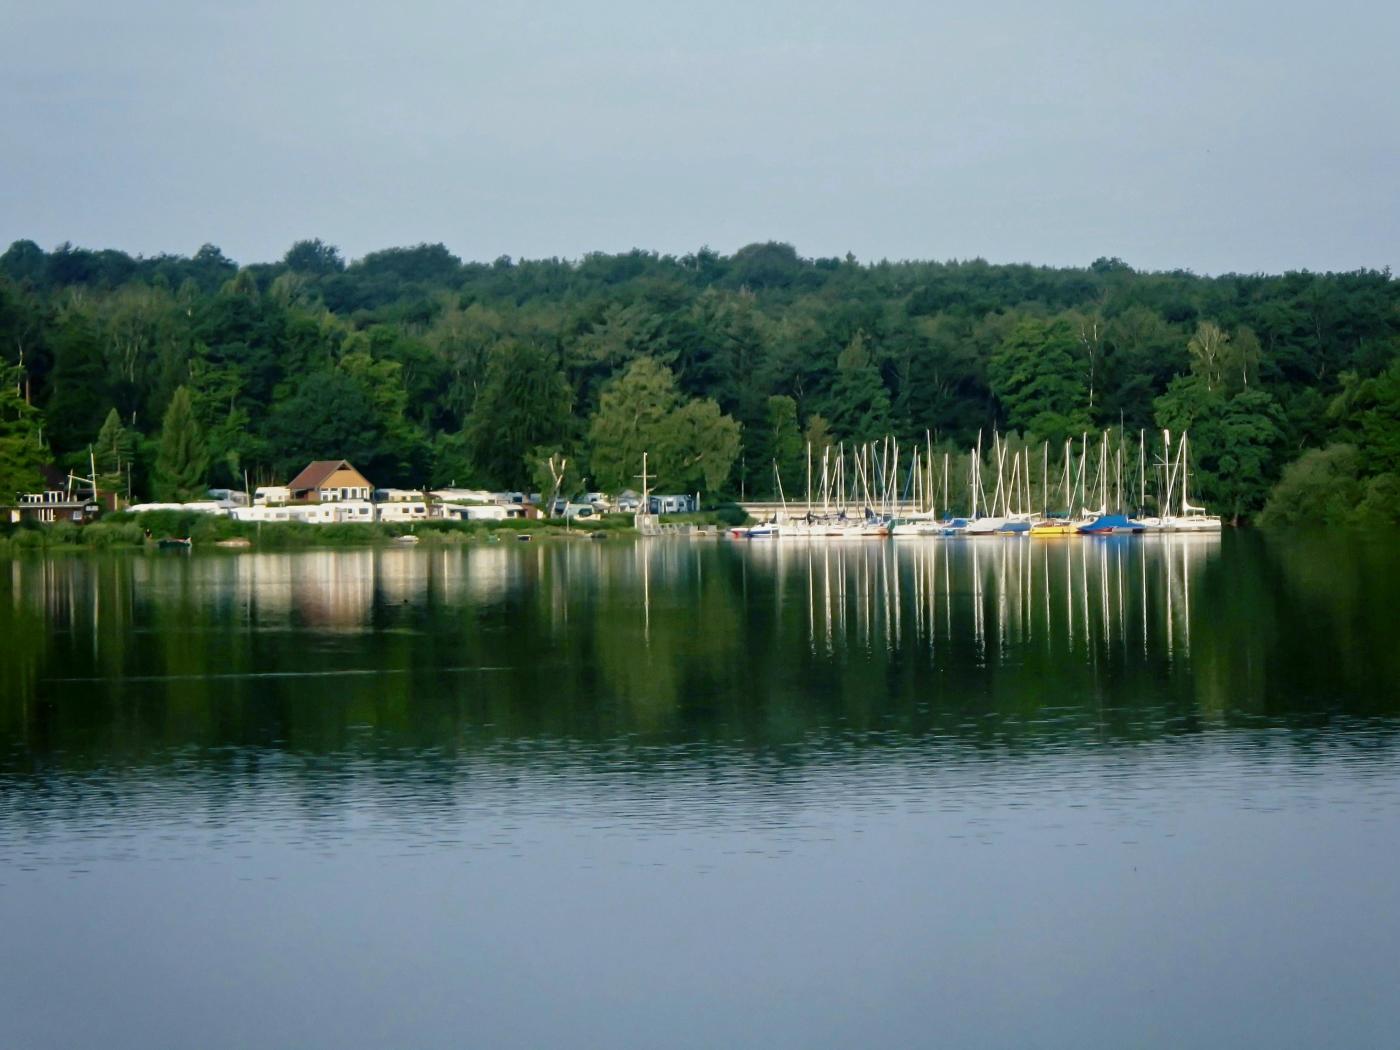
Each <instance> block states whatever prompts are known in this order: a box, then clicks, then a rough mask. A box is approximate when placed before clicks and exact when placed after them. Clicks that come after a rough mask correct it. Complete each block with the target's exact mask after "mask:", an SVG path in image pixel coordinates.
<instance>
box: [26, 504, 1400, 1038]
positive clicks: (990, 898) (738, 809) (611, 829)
mask: <svg viewBox="0 0 1400 1050" xmlns="http://www.w3.org/2000/svg"><path fill="white" fill-rule="evenodd" d="M1397 598H1400V546H1397V544H1396V543H1395V542H1394V540H1393V539H1391V538H1389V537H1379V538H1365V537H1362V538H1358V537H1353V536H1347V535H1340V534H1339V535H1335V536H1331V537H1324V538H1320V539H1292V540H1287V541H1285V540H1275V539H1271V538H1266V537H1261V536H1259V535H1257V534H1250V533H1233V532H1231V533H1227V534H1226V535H1225V536H1224V537H1222V538H1214V539H1203V538H1195V537H1184V538H1179V539H1170V538H1153V537H1120V538H1116V539H1112V538H1110V539H1102V540H1091V541H1082V542H1081V541H1075V540H1048V541H1038V540H1037V541H1028V540H1019V541H1014V540H1013V541H1005V542H1002V541H997V540H990V541H986V542H980V541H953V542H938V541H931V542H922V541H910V542H908V543H907V544H906V543H905V542H898V543H873V542H868V543H849V544H845V545H832V546H829V547H808V546H803V545H796V544H787V543H782V544H772V545H764V544H762V543H750V544H738V543H729V542H716V541H683V540H659V541H638V542H628V541H625V540H617V539H610V540H608V541H606V542H603V543H588V542H582V541H555V542H542V543H533V544H506V543H503V544H481V545H478V546H476V547H471V548H467V549H449V550H440V549H426V548H419V549H412V550H407V549H402V550H400V549H395V550H380V551H339V552H311V553H297V554H242V555H238V554H225V553H220V554H214V553H208V554H195V555H193V556H191V555H143V554H131V555H126V556H113V557H110V558H98V557H91V558H85V557H68V558H54V559H49V560H16V561H11V562H0V929H3V931H4V935H5V950H4V951H3V952H0V1045H3V1046H5V1047H15V1048H47V1047H55V1048H57V1047H63V1048H68V1047H84V1046H101V1047H104V1048H127V1047H130V1048H137V1047H139V1048H142V1050H150V1048H160V1047H181V1048H184V1047H196V1046H197V1047H205V1048H208V1047H250V1046H288V1047H293V1046H294V1047H322V1046H324V1047H461V1046H481V1047H548V1046H569V1047H609V1048H616V1047H660V1046H678V1047H731V1046H758V1047H821V1046H831V1047H856V1046H880V1047H911V1046H963V1047H1032V1046H1033V1047H1076V1048H1080V1047H1096V1046H1103V1047H1183V1046H1194V1047H1204V1046H1211V1047H1217V1046H1218V1047H1243V1046H1249V1047H1255V1046H1257V1047H1270V1048H1278V1047H1317V1046H1348V1047H1389V1046H1395V1045H1397V1040H1400V967H1397V958H1398V957H1400V878H1397V876H1396V872H1397V863H1400V761H1397V759H1398V758H1400V751H1398V750H1397V744H1400V735H1397V730H1400V636H1397V631H1396V619H1395V616H1396V609H1397Z"/></svg>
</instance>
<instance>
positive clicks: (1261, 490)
mask: <svg viewBox="0 0 1400 1050" xmlns="http://www.w3.org/2000/svg"><path fill="white" fill-rule="evenodd" d="M1208 383H1209V380H1208V379H1207V378H1206V377H1205V376H1204V375H1201V374H1197V375H1192V376H1179V377H1178V378H1176V379H1174V380H1172V382H1171V384H1170V386H1168V388H1167V392H1166V393H1165V394H1163V395H1162V396H1161V397H1159V398H1158V399H1157V425H1158V426H1160V427H1165V428H1168V429H1170V430H1172V431H1173V432H1175V433H1189V436H1190V449H1191V479H1190V480H1191V481H1192V491H1193V492H1194V493H1195V495H1196V496H1197V497H1201V498H1203V499H1204V500H1205V501H1206V502H1207V504H1208V505H1209V506H1210V507H1211V509H1213V510H1216V511H1218V512H1219V513H1221V514H1223V515H1225V516H1227V517H1231V518H1233V519H1235V520H1239V519H1240V518H1243V517H1248V516H1249V515H1251V514H1253V513H1254V512H1256V511H1258V510H1259V509H1260V508H1261V507H1263V505H1264V502H1265V500H1266V499H1267V498H1268V495H1269V488H1270V484H1271V482H1272V480H1273V477H1274V466H1275V463H1276V460H1277V457H1278V452H1279V449H1280V448H1281V446H1282V442H1283V413H1282V411H1281V410H1280V409H1279V406H1278V403H1277V402H1276V401H1275V400H1274V399H1273V397H1272V396H1271V395H1270V394H1268V393H1267V392H1266V391H1264V390H1261V389H1260V388H1258V387H1252V388H1250V389H1249V390H1244V391H1241V392H1240V393H1238V394H1236V395H1235V396H1233V397H1230V396H1228V395H1227V394H1226V393H1225V391H1224V390H1223V389H1222V388H1219V387H1217V388H1215V389H1210V388H1209V386H1208Z"/></svg>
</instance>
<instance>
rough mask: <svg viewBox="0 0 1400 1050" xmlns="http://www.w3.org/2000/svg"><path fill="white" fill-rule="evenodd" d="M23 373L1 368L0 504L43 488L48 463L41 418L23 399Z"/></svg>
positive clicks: (14, 368)
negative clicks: (44, 469)
mask: <svg viewBox="0 0 1400 1050" xmlns="http://www.w3.org/2000/svg"><path fill="white" fill-rule="evenodd" d="M22 384H23V371H22V369H20V368H19V367H18V366H12V367H5V368H0V503H10V502H12V501H13V500H14V499H15V497H16V496H17V495H18V494H20V493H24V492H35V491H37V490H38V489H40V488H42V487H43V478H42V475H41V473H40V472H41V471H42V469H43V467H44V464H45V463H47V462H48V453H47V452H46V451H45V449H44V446H43V443H42V440H41V438H40V431H41V429H42V427H43V416H42V415H41V413H40V412H39V410H38V409H36V408H34V407H33V406H32V405H30V404H28V403H27V402H26V401H25V400H24V396H23V386H22Z"/></svg>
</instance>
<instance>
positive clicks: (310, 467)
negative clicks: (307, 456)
mask: <svg viewBox="0 0 1400 1050" xmlns="http://www.w3.org/2000/svg"><path fill="white" fill-rule="evenodd" d="M341 467H344V468H345V469H346V470H354V469H355V468H354V467H352V466H351V465H350V463H349V461H348V460H344V459H318V460H316V461H315V462H313V463H309V464H307V467H306V469H305V470H303V471H302V472H301V473H300V474H298V475H297V476H296V477H294V478H292V480H291V481H289V482H287V488H289V489H291V490H292V491H294V492H295V491H298V490H300V489H317V488H320V487H321V484H322V483H323V482H324V481H325V480H326V479H327V478H329V477H330V476H331V475H332V474H334V473H335V472H336V471H337V470H339V469H340V468H341Z"/></svg>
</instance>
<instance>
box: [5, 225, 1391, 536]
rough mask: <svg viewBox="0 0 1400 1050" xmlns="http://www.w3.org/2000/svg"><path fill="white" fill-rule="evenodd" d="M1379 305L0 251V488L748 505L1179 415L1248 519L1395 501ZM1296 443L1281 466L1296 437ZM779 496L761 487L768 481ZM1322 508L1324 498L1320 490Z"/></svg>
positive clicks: (1025, 271) (1237, 294)
mask: <svg viewBox="0 0 1400 1050" xmlns="http://www.w3.org/2000/svg"><path fill="white" fill-rule="evenodd" d="M1397 351H1400V292H1398V291H1397V286H1396V282H1395V281H1394V280H1393V279H1392V278H1391V275H1390V274H1389V272H1388V271H1386V272H1376V271H1357V272H1353V273H1341V274H1312V273H1289V274H1284V275H1277V276H1270V275H1226V276H1222V277H1215V278H1206V277H1199V276H1196V275H1193V274H1191V273H1188V272H1172V273H1140V272H1137V271H1134V270H1133V269H1131V268H1130V267H1129V266H1127V265H1126V264H1124V263H1122V262H1121V261H1119V260H1115V259H1101V260H1099V261H1097V262H1095V263H1094V264H1093V265H1092V266H1090V267H1088V268H1083V269H1075V268H1065V269H1055V268H1048V267H1035V266H1028V265H991V264H988V263H986V262H982V261H980V260H974V261H969V262H947V263H934V262H905V263H889V262H881V263H875V264H861V263H858V262H857V261H856V260H854V259H852V258H851V257H849V256H848V257H847V258H844V259H836V258H827V259H804V258H801V257H799V256H798V254H797V253H796V252H795V251H794V250H793V248H792V247H790V246H788V245H785V244H774V243H765V244H754V245H750V246H748V247H746V248H743V249H741V250H739V251H738V252H735V253H734V254H733V255H729V256H725V255H720V254H718V253H715V252H712V251H709V250H701V251H699V252H696V253H694V254H691V255H685V256H681V257H674V256H664V255H658V254H655V253H649V252H643V251H633V252H629V253H626V254H621V255H604V254H594V255H588V256H585V257H584V258H582V259H580V260H577V261H567V260H560V259H547V260H529V261H515V260H512V259H510V258H501V259H498V260H496V261H495V262H493V263H472V262H465V263H464V262H463V261H462V260H460V259H458V258H457V257H456V256H454V255H452V254H451V253H450V252H449V251H448V250H447V249H446V248H445V247H443V246H442V245H420V246H418V247H413V248H393V249H389V250H386V251H381V252H374V253H371V254H369V255H367V256H365V257H364V258H363V259H359V260H357V261H355V262H352V263H347V262H346V261H345V260H344V259H343V258H342V256H341V254H340V252H339V251H338V250H337V249H335V248H334V247H332V246H329V245H326V244H324V243H322V242H320V241H302V242H298V243H297V244H295V245H293V247H292V248H291V249H290V250H289V251H288V252H287V254H286V256H285V257H284V258H283V259H282V260H281V261H279V262H276V263H267V264H254V265H249V266H243V267H240V266H239V265H238V264H236V263H235V262H234V261H232V260H230V259H228V258H227V257H226V256H224V255H223V253H222V252H220V251H219V249H217V248H215V247H213V246H209V245H206V246H205V247H204V248H202V249H200V250H199V251H198V252H197V253H196V254H195V255H194V256H193V257H190V258H186V257H182V256H157V257H154V258H139V257H137V258H133V257H131V256H128V255H126V254H124V253H122V252H119V251H112V250H106V251H88V250H85V249H80V248H74V247H72V246H69V245H63V246H61V247H59V248H57V249H56V250H54V251H51V252H45V251H44V250H42V249H41V248H39V247H38V246H37V245H35V244H34V243H33V242H30V241H18V242H16V243H14V244H12V245H11V246H10V248H9V249H8V250H7V251H6V252H5V253H4V254H3V255H0V354H3V366H4V368H5V371H6V373H7V375H6V379H7V382H6V383H5V385H4V392H3V393H0V489H3V492H4V496H5V497H8V494H9V493H11V492H13V491H15V490H16V489H23V488H28V487H32V484H33V483H34V471H35V468H36V467H37V466H38V465H39V463H40V462H43V461H54V462H58V463H60V464H65V465H72V466H81V467H82V468H83V472H86V467H87V464H88V463H89V461H90V458H89V457H90V456H91V458H92V460H95V461H96V465H97V469H98V472H99V474H100V475H101V477H102V478H103V480H104V484H106V485H107V486H108V487H114V488H119V489H122V490H127V489H130V490H131V492H132V493H133V494H134V495H136V496H139V497H146V496H155V497H177V496H181V495H187V494H190V493H193V492H196V491H198V490H199V489H201V488H202V487H203V486H204V485H206V484H215V485H231V486H237V487H241V486H242V485H243V484H244V479H245V477H247V478H248V479H249V480H251V481H252V482H253V483H254V484H256V483H258V482H266V481H273V480H282V481H285V480H286V479H287V478H288V476H289V475H290V474H291V473H293V472H295V471H296V470H298V469H299V468H300V467H302V466H303V465H304V464H305V463H306V462H307V461H308V460H310V459H313V458H330V457H341V456H344V457H346V458H348V459H350V460H352V461H353V462H354V463H355V464H356V465H357V466H359V467H360V468H361V469H362V470H363V471H364V472H365V473H366V474H367V476H369V477H370V478H371V479H372V480H373V481H374V482H375V483H376V484H380V485H389V484H394V485H405V486H419V485H424V484H435V485H440V484H447V483H452V482H456V483H457V484H472V485H483V486H491V487H509V488H524V487H532V488H546V489H547V488H548V487H550V483H551V481H552V479H551V477H550V474H549V471H548V467H547V466H546V462H547V460H548V459H549V457H550V455H551V454H554V455H555V457H556V458H555V462H556V464H557V463H558V462H559V460H560V459H561V458H567V460H568V466H567V470H566V479H565V483H564V484H565V487H566V488H570V489H581V488H584V487H589V488H594V487H596V488H602V489H617V488H621V487H624V486H626V485H628V484H633V485H635V482H634V481H633V476H634V475H635V474H637V473H638V472H639V470H640V460H641V453H642V451H643V450H647V451H649V452H650V454H651V457H650V461H649V462H650V467H651V472H652V473H653V474H654V475H655V481H654V484H655V485H659V486H660V487H662V488H665V489H672V490H680V491H694V490H702V491H704V492H705V493H707V494H712V495H723V496H730V495H737V494H739V493H740V492H743V493H745V494H749V495H754V494H758V495H766V494H768V493H769V492H771V491H772V489H773V475H774V472H773V469H772V464H773V463H774V462H775V461H776V462H777V463H778V464H779V465H780V467H781V468H782V471H783V476H784V478H785V479H786V481H787V484H788V487H789V489H792V488H793V487H795V486H800V485H801V484H802V483H803V481H802V478H801V475H802V474H803V471H804V468H803V460H804V456H805V452H804V450H805V447H806V443H807V441H809V440H810V441H811V442H812V443H813V444H814V446H815V447H817V448H821V447H822V446H824V445H825V444H828V443H831V442H836V441H848V442H850V441H863V440H871V439H875V438H878V437H881V436H883V435H885V434H895V435H899V436H901V437H903V438H904V439H906V440H916V439H917V440H919V441H920V442H922V440H923V438H924V434H925V431H926V430H932V431H933V433H934V435H935V439H936V441H937V442H938V443H939V445H940V447H941V448H950V449H957V450H966V449H967V447H968V446H969V445H971V444H972V442H974V441H975V439H976V435H977V431H978V430H979V429H983V430H986V431H990V429H991V428H992V427H997V428H999V429H1000V430H1001V431H1002V432H1003V433H1006V432H1014V433H1016V434H1017V435H1018V436H1019V439H1020V440H1023V441H1029V442H1032V443H1038V442H1040V441H1050V442H1051V444H1052V448H1055V449H1058V448H1059V447H1060V446H1061V443H1062V442H1063V441H1064V439H1066V438H1068V437H1078V436H1079V435H1080V434H1082V433H1083V432H1085V431H1089V432H1091V433H1096V432H1098V431H1099V430H1101V429H1103V428H1107V427H1112V428H1121V429H1122V430H1123V431H1125V432H1126V433H1127V434H1129V435H1135V434H1136V432H1137V431H1138V430H1139V429H1143V428H1145V429H1148V430H1149V431H1151V430H1155V429H1157V428H1160V427H1164V426H1165V427H1170V428H1172V429H1173V430H1174V431H1178V432H1179V431H1181V430H1188V429H1189V430H1190V432H1191V436H1192V439H1193V440H1192V448H1193V453H1194V463H1193V469H1194V471H1195V474H1194V477H1193V482H1192V492H1193V494H1194V495H1196V496H1199V497H1200V498H1201V499H1203V500H1204V501H1206V502H1207V503H1208V504H1210V506H1211V507H1212V509H1215V510H1219V511H1221V512H1222V513H1225V514H1227V515H1233V516H1250V515H1253V514H1256V513H1257V512H1259V511H1260V510H1261V509H1263V508H1264V507H1265V505H1266V503H1267V502H1268V500H1269V497H1270V494H1271V491H1272V490H1273V489H1274V487H1275V486H1276V485H1277V484H1278V483H1279V480H1280V478H1281V477H1282V478H1283V481H1284V484H1283V487H1282V488H1280V489H1279V490H1278V492H1277V493H1276V498H1275V500H1274V502H1273V504H1271V505H1270V508H1269V516H1270V517H1274V518H1277V519H1278V520H1299V519H1303V520H1319V519H1320V520H1326V521H1333V522H1336V521H1351V520H1367V521H1382V520H1383V521H1393V520H1395V519H1396V517H1397V515H1400V364H1397V362H1398V361H1400V353H1398V352H1397ZM1305 453H1306V454H1305ZM790 494H791V493H790ZM1324 497H1325V498H1324Z"/></svg>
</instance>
